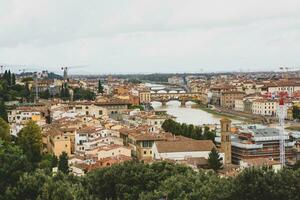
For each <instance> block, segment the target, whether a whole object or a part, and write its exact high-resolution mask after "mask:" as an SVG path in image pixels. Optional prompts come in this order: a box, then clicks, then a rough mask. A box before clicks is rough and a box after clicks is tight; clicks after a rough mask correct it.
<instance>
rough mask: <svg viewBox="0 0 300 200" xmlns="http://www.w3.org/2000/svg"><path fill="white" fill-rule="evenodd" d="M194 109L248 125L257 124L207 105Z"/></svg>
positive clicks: (197, 105) (194, 106)
mask: <svg viewBox="0 0 300 200" xmlns="http://www.w3.org/2000/svg"><path fill="white" fill-rule="evenodd" d="M192 107H193V108H195V109H200V110H203V111H205V112H207V113H210V114H213V115H216V116H221V117H227V118H230V119H234V120H239V121H242V122H246V123H257V122H254V120H253V119H251V118H247V117H243V116H238V115H234V114H230V113H225V112H220V111H217V110H214V109H211V108H209V107H207V106H206V105H203V104H199V103H198V104H195V105H193V106H192Z"/></svg>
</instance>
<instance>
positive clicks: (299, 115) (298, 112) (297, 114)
mask: <svg viewBox="0 0 300 200" xmlns="http://www.w3.org/2000/svg"><path fill="white" fill-rule="evenodd" d="M293 118H294V119H300V108H299V107H298V106H293Z"/></svg>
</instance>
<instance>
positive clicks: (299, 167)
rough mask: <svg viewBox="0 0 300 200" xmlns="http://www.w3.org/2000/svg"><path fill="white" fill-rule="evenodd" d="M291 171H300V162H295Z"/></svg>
mask: <svg viewBox="0 0 300 200" xmlns="http://www.w3.org/2000/svg"><path fill="white" fill-rule="evenodd" d="M293 169H294V170H297V169H300V160H297V161H296V163H295V164H294V165H293Z"/></svg>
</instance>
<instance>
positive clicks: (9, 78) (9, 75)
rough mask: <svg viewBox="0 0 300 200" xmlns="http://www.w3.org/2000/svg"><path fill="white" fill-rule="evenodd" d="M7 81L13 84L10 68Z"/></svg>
mask: <svg viewBox="0 0 300 200" xmlns="http://www.w3.org/2000/svg"><path fill="white" fill-rule="evenodd" d="M6 81H7V83H8V85H9V86H11V84H12V79H11V72H10V70H8V73H7V78H6Z"/></svg>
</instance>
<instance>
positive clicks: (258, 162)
mask: <svg viewBox="0 0 300 200" xmlns="http://www.w3.org/2000/svg"><path fill="white" fill-rule="evenodd" d="M243 161H244V162H246V163H248V165H249V166H251V167H263V166H272V165H276V164H279V162H278V161H274V160H270V159H268V158H248V159H243Z"/></svg>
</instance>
